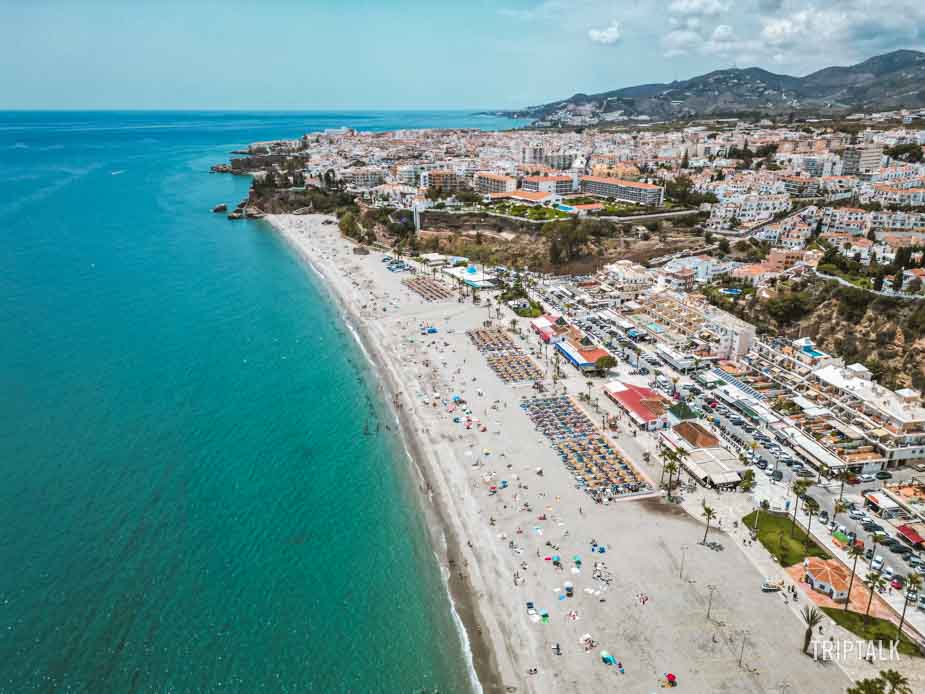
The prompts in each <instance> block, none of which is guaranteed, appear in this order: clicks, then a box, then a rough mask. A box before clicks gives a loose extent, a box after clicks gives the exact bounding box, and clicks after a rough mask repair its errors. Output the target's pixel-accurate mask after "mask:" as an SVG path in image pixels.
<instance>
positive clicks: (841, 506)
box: [832, 500, 848, 523]
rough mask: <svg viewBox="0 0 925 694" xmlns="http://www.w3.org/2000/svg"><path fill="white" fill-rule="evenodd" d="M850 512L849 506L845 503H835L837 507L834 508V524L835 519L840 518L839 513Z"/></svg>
mask: <svg viewBox="0 0 925 694" xmlns="http://www.w3.org/2000/svg"><path fill="white" fill-rule="evenodd" d="M847 510H848V504H846V503H845V502H844V501H838V500H836V501H835V505H834V506H833V507H832V522H833V523H834V522H835V519H836V518H838V514H839V513H844V512H845V511H847Z"/></svg>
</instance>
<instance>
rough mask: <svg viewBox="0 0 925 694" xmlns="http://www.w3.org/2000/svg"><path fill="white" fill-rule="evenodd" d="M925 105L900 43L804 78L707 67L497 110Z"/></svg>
mask: <svg viewBox="0 0 925 694" xmlns="http://www.w3.org/2000/svg"><path fill="white" fill-rule="evenodd" d="M900 107H904V108H921V107H925V52H922V51H917V50H911V49H899V50H895V51H891V52H889V53H884V54H882V55H876V56H872V57H870V58H868V59H866V60H864V61H861V62H860V63H856V64H854V65H848V66H830V67H825V68H822V69H820V70H816V71H815V72H812V73H810V74H808V75H805V76H803V77H794V76H792V75H785V74H777V73H774V72H770V71H769V70H765V69H764V68H760V67H747V68H726V69H720V70H713V71H711V72H708V73H705V74H703V75H697V76H695V77H691V78H689V79H685V80H675V81H673V82H666V83H660V82H652V83H647V84H639V85H632V86H629V87H622V88H620V89H614V90H610V91H606V92H599V93H596V94H585V93H582V92H578V93H576V94H573V95H572V96H570V97H568V98H566V99H560V100H558V101H551V102H548V103H545V104H540V105H537V106H529V107H527V108H525V109H521V110H519V111H503V112H499V113H501V114H503V115H507V116H513V117H518V118H532V119H534V120H537V121H540V122H543V121H548V122H550V123H553V122H556V121H566V120H568V119H574V118H576V117H578V118H582V117H583V118H586V119H592V120H594V119H596V120H605V121H606V120H621V119H633V118H640V117H642V118H648V119H659V120H664V119H673V118H684V117H696V116H709V115H714V114H735V113H745V112H748V113H762V114H767V115H779V114H783V113H789V112H820V113H823V112H827V113H836V114H837V113H848V112H852V111H863V110H871V109H874V110H890V109H895V108H900Z"/></svg>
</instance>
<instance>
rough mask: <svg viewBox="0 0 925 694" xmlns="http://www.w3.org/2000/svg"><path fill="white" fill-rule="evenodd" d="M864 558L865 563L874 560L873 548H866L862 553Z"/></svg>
mask: <svg viewBox="0 0 925 694" xmlns="http://www.w3.org/2000/svg"><path fill="white" fill-rule="evenodd" d="M864 558H865V559H866V560H867V561H871V560H872V559H873V558H874V548H873V547H868V548H867V550H866V551H865V552H864Z"/></svg>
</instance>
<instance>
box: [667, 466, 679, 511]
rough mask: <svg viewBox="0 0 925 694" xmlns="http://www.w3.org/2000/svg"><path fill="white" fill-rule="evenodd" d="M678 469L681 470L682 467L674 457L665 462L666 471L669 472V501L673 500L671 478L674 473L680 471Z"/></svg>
mask: <svg viewBox="0 0 925 694" xmlns="http://www.w3.org/2000/svg"><path fill="white" fill-rule="evenodd" d="M678 470H680V468H679V467H678V464H677V463H676V462H675V461H674V460H673V459H671V460H669V461H668V462H667V463H665V472H667V473H668V501H671V480H672V478H673V477H674V473H676V472H678Z"/></svg>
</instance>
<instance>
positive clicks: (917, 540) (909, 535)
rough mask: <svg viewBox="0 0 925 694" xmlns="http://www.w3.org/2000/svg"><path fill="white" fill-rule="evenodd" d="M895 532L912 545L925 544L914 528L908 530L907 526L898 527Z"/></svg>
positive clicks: (924, 539)
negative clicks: (897, 531)
mask: <svg viewBox="0 0 925 694" xmlns="http://www.w3.org/2000/svg"><path fill="white" fill-rule="evenodd" d="M897 530H899V533H900V534H901V535H902V536H903V537H905V538H906V539H907V540H909V542H911V543H912V544H913V545H920V544H922V543H923V542H925V538H923V537H922V536H921V535H919V534H918V533H917V532H916V531H915V528H910V527H909V526H908V525H900V526H899V527H898V528H897Z"/></svg>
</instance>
